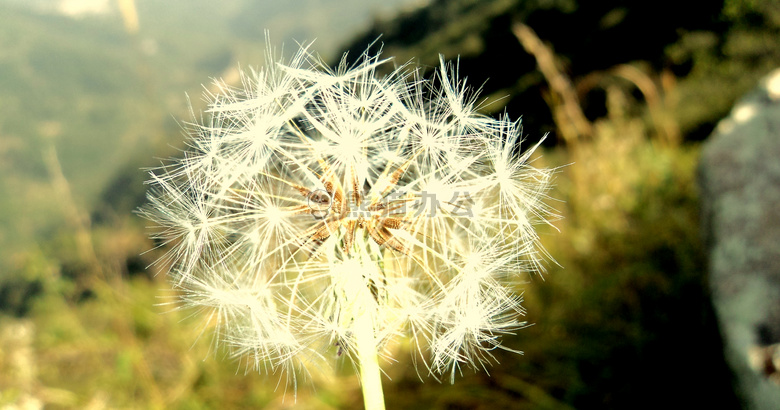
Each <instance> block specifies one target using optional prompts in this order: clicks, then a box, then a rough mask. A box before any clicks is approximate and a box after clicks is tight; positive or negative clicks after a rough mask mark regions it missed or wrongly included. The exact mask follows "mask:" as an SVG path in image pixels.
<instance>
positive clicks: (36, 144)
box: [0, 0, 780, 409]
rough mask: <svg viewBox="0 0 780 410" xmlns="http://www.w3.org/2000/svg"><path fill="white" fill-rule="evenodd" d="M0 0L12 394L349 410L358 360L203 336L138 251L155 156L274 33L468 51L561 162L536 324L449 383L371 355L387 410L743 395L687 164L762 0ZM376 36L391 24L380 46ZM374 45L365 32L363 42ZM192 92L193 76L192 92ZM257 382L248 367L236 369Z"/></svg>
mask: <svg viewBox="0 0 780 410" xmlns="http://www.w3.org/2000/svg"><path fill="white" fill-rule="evenodd" d="M685 6H686V7H683V4H682V3H680V2H679V1H670V0H655V1H636V2H619V1H613V0H605V1H600V2H585V1H584V0H522V1H521V0H482V1H478V0H451V1H445V0H428V1H421V0H382V1H380V0H370V1H367V0H342V1H330V0H291V1H286V2H282V1H270V0H269V1H265V0H229V1H222V2H213V1H209V0H189V1H182V0H174V1H163V0H0V408H2V409H36V408H44V407H45V408H47V409H48V408H52V409H57V408H88V409H104V408H105V409H109V408H150V409H169V408H170V409H211V408H220V409H233V408H306V409H309V408H310V409H340V408H345V409H350V408H361V406H362V401H361V400H362V399H361V396H360V388H359V385H358V381H357V378H356V377H355V376H354V373H353V371H352V367H351V366H350V365H349V364H344V365H343V366H342V367H343V371H340V372H339V374H338V376H337V377H336V378H332V379H328V380H316V381H314V384H315V387H316V388H312V387H311V386H310V385H308V384H303V385H300V386H299V387H298V393H297V398H296V397H295V396H294V395H293V392H292V390H291V389H287V391H286V392H285V388H284V386H279V384H278V379H279V377H278V376H275V375H271V376H264V375H258V374H256V373H253V372H249V373H246V372H245V367H243V365H242V364H241V363H240V362H237V361H234V360H230V359H229V358H227V356H228V352H225V351H223V350H221V349H220V348H216V349H215V348H213V346H211V338H210V335H204V336H202V337H199V335H200V331H201V329H202V327H201V326H199V325H200V324H201V322H200V320H199V318H198V317H197V314H195V315H193V313H196V312H190V311H186V310H178V309H176V305H175V303H174V302H175V300H176V298H175V294H174V293H173V292H172V291H171V289H170V287H169V286H168V284H167V283H166V281H165V278H164V275H162V274H160V275H157V269H158V268H156V267H149V265H150V264H151V263H152V262H153V261H154V260H155V259H156V257H157V256H159V255H158V254H157V253H156V251H152V252H146V251H147V250H149V249H150V248H152V247H153V246H154V245H153V244H152V243H151V241H150V240H149V239H147V234H148V232H147V231H146V230H145V221H143V220H141V219H140V218H139V217H137V216H136V215H134V214H133V210H134V209H136V208H137V207H138V206H140V205H142V204H143V202H144V200H145V199H144V195H145V186H144V185H143V181H144V180H145V179H146V175H145V172H144V171H143V170H142V168H144V167H151V166H156V165H159V163H160V159H161V158H167V157H170V156H176V155H178V154H179V152H180V151H179V150H180V149H181V148H183V147H184V135H183V131H182V128H183V123H186V122H187V121H190V120H191V118H192V116H191V113H190V109H189V104H191V105H192V107H193V110H194V111H195V112H196V113H197V112H198V111H200V110H202V109H204V108H205V103H204V101H203V99H202V98H201V95H202V93H203V91H204V87H205V88H208V87H209V83H210V79H211V78H223V79H225V80H226V81H228V82H234V83H235V82H236V81H237V80H238V75H237V73H238V71H237V70H238V68H239V67H251V66H258V65H262V64H263V63H264V61H263V58H264V52H265V50H264V42H265V37H264V34H263V33H264V30H266V29H267V30H269V31H270V33H271V44H272V45H273V46H274V47H276V48H277V49H282V44H284V48H283V50H284V53H285V54H287V55H290V54H291V53H292V52H293V51H294V50H295V49H296V48H297V44H296V42H308V41H311V40H315V39H316V41H315V43H314V45H313V46H312V49H313V50H315V51H317V52H318V53H319V54H320V55H322V57H323V59H325V60H326V61H328V62H331V63H333V64H335V63H337V62H338V60H339V58H340V56H341V55H342V54H343V53H344V52H347V51H348V52H349V54H348V56H349V57H348V58H350V57H351V58H356V57H357V56H358V55H359V54H360V53H361V52H363V51H364V50H365V49H366V47H367V46H368V45H369V44H371V43H374V46H373V47H374V49H378V47H379V46H380V45H382V46H383V49H384V51H383V55H384V56H395V58H396V61H397V62H398V63H403V62H406V61H409V60H413V61H414V63H415V64H419V65H420V66H422V67H424V68H425V67H427V68H428V69H429V70H428V71H429V72H430V71H432V68H434V67H436V65H437V64H438V55H439V54H440V53H441V54H444V56H445V58H447V59H448V60H454V59H458V58H459V61H460V75H461V77H468V83H469V84H470V85H472V86H473V87H481V89H482V91H481V96H482V97H484V98H485V103H484V104H483V107H484V109H483V111H484V112H485V113H486V114H489V115H499V114H501V113H503V112H505V111H506V112H507V113H508V114H509V115H510V117H512V118H518V117H521V118H522V122H523V126H524V135H526V137H527V140H526V143H527V144H528V145H530V144H531V143H533V142H535V141H538V140H539V139H540V138H541V137H542V136H544V135H545V134H549V136H548V138H547V140H546V141H545V145H544V147H543V149H542V151H543V152H542V157H541V158H539V159H538V160H537V162H536V163H535V165H537V166H540V167H542V166H544V167H561V168H560V170H559V171H558V173H557V176H556V181H557V182H556V187H555V190H554V192H552V194H551V197H552V198H555V199H554V200H550V205H551V206H553V207H555V208H556V209H557V210H558V213H559V214H560V215H561V216H562V219H560V220H558V221H555V223H554V225H555V227H556V229H552V228H549V227H548V228H542V231H541V235H542V238H543V242H544V244H545V246H546V248H547V250H548V251H549V253H550V254H551V255H553V256H554V258H555V260H556V261H557V263H555V262H552V261H551V262H550V263H548V266H547V269H548V272H547V273H546V274H545V275H544V276H543V277H538V276H537V277H534V278H532V280H530V281H529V283H528V284H527V285H525V286H524V287H523V288H522V289H518V291H520V292H524V296H525V299H526V308H527V310H528V317H527V319H528V320H529V321H530V322H531V323H534V325H533V326H531V327H529V328H527V329H524V330H522V331H520V332H519V333H518V334H517V335H516V336H512V337H506V338H504V344H505V345H507V346H509V347H511V348H515V349H519V350H523V351H524V352H525V354H524V355H522V356H519V355H515V354H512V353H506V352H502V351H497V352H496V358H497V363H495V364H494V365H493V366H492V367H490V368H488V370H489V372H490V374H489V375H488V374H486V373H485V372H480V373H474V372H471V371H470V370H468V371H464V373H463V376H462V377H461V378H459V379H457V380H456V383H455V385H450V384H448V383H438V382H437V381H435V380H433V379H430V378H425V377H423V381H424V382H421V381H420V380H419V377H418V374H417V372H416V371H415V370H414V366H413V363H410V361H409V360H407V359H405V358H406V357H407V355H404V354H398V355H397V357H398V358H399V362H397V363H393V364H389V363H387V364H386V365H385V366H384V369H385V371H386V372H387V375H388V376H389V378H390V379H392V380H390V379H385V392H386V398H387V403H388V408H419V409H472V408H473V409H482V408H485V409H487V408H490V409H503V408H550V409H552V408H645V407H658V406H664V407H668V406H669V405H670V403H673V404H674V406H675V407H678V406H679V407H686V405H695V406H697V407H704V406H708V405H712V406H716V405H717V406H718V407H719V408H728V407H738V406H739V402H738V397H737V395H736V393H735V392H734V389H733V388H732V375H731V373H730V372H729V370H728V368H727V366H726V365H725V363H724V359H723V349H722V341H721V337H720V333H719V331H718V327H717V321H716V319H715V316H714V313H713V310H712V304H711V302H710V297H709V294H708V287H707V278H706V266H705V260H706V258H705V255H704V252H705V249H704V247H703V245H702V241H701V239H700V226H699V225H700V224H699V209H700V206H699V202H698V197H697V190H696V166H697V160H698V156H699V152H700V147H701V144H702V143H703V141H706V139H707V137H708V136H709V135H710V134H711V132H712V131H713V129H714V128H715V126H716V124H717V122H718V120H719V119H721V118H723V117H724V116H726V115H727V114H728V112H729V110H730V108H731V106H732V105H733V104H734V102H735V101H736V100H737V99H738V98H739V97H740V96H741V95H743V94H745V93H746V92H748V91H749V90H751V89H752V88H754V87H755V86H756V84H757V82H758V80H759V79H760V78H761V77H762V76H763V75H765V74H767V73H768V72H770V71H771V70H772V69H774V68H777V67H778V66H780V41H779V40H780V4H779V3H778V2H777V1H776V0H722V1H709V2H697V4H696V5H695V6H693V5H688V4H685ZM380 35H381V37H380ZM377 38H379V41H378V42H374V41H375V40H376V39H377ZM201 84H204V85H203V86H202V85H201ZM245 373H246V374H245Z"/></svg>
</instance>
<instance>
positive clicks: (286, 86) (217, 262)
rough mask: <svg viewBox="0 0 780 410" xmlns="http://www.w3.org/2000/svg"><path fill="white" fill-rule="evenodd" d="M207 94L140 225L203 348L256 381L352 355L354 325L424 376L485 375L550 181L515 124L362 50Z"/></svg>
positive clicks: (443, 71)
mask: <svg viewBox="0 0 780 410" xmlns="http://www.w3.org/2000/svg"><path fill="white" fill-rule="evenodd" d="M268 61H275V63H273V64H269V65H267V66H265V67H263V68H261V69H257V70H250V71H249V72H244V73H242V75H241V86H239V87H232V86H229V85H227V84H224V83H222V82H220V81H217V82H216V88H215V89H216V91H214V92H211V93H207V98H208V99H209V108H208V110H207V114H208V115H209V116H210V117H209V118H208V119H207V120H206V121H195V122H194V123H193V124H192V125H191V126H190V140H189V141H188V142H187V144H188V146H189V147H190V149H189V150H188V151H187V152H186V153H185V155H184V156H183V158H181V159H177V160H172V162H171V163H168V164H165V165H163V166H161V167H160V168H158V169H155V170H152V171H151V173H150V180H149V182H148V183H149V185H150V189H149V193H148V198H149V203H148V205H147V206H146V207H145V208H143V209H142V210H141V212H140V213H141V214H142V215H143V216H144V217H146V218H148V219H149V220H151V221H153V222H154V223H155V225H156V227H157V228H156V231H155V232H154V233H153V234H152V236H153V237H154V238H155V239H157V240H158V241H159V243H160V244H161V245H160V246H162V247H165V253H164V255H163V256H162V257H161V259H160V263H161V264H165V265H169V266H171V270H170V271H169V275H170V277H171V279H172V280H173V283H174V285H175V286H176V287H177V288H178V289H180V290H181V293H182V300H183V301H184V304H185V305H186V306H191V307H195V308H197V309H199V310H201V311H203V312H204V313H205V317H206V318H207V320H206V323H207V324H206V325H205V326H215V327H216V331H215V332H214V335H215V336H214V337H215V341H216V342H217V343H221V344H225V345H227V346H229V347H231V348H232V349H233V354H234V355H236V357H243V358H245V360H246V363H247V364H248V365H249V366H250V367H252V368H255V369H257V370H260V371H266V372H270V373H274V372H277V371H283V372H284V371H286V372H290V374H291V376H288V378H290V379H289V380H290V381H291V382H293V383H294V384H295V383H297V382H296V379H295V378H296V376H295V375H296V374H297V372H296V369H300V368H301V367H303V368H304V370H306V369H305V368H306V366H309V365H312V363H316V366H322V365H323V364H327V363H328V362H330V361H333V360H338V359H339V357H340V356H341V354H342V353H343V352H346V354H345V355H344V356H346V357H354V356H355V354H356V351H355V332H354V330H355V328H354V326H356V324H355V323H357V320H358V319H357V318H363V319H365V318H366V317H368V318H369V319H370V320H369V321H368V322H366V321H365V320H363V319H361V320H363V321H362V322H361V323H371V324H372V326H373V329H372V330H373V333H374V336H375V338H376V340H378V341H379V343H378V344H377V346H376V349H377V353H378V354H382V355H385V356H390V355H392V354H393V352H390V351H383V349H385V347H386V346H390V345H392V343H390V342H391V341H393V340H396V339H401V338H408V339H410V340H411V342H412V343H411V345H412V346H414V347H413V352H412V354H413V356H414V357H415V362H416V363H420V364H422V367H423V368H424V369H425V370H426V371H427V372H429V373H430V374H431V375H433V376H434V377H438V376H440V375H444V374H449V377H450V379H451V380H452V378H454V376H455V374H456V373H458V372H459V369H461V368H462V367H475V368H484V367H485V366H486V365H487V364H488V363H490V362H492V361H494V360H495V359H494V357H493V355H492V353H491V352H492V351H493V350H495V349H497V348H501V349H506V350H509V349H508V348H504V347H503V345H502V344H501V341H500V336H501V335H504V334H508V333H512V332H514V331H515V330H517V329H520V328H522V327H523V326H524V323H525V322H524V321H522V319H521V318H522V316H523V315H524V310H523V308H522V306H521V304H520V302H521V298H520V297H519V296H517V295H516V294H515V293H514V292H515V291H514V289H515V288H514V286H515V284H516V283H517V281H516V280H515V279H514V278H516V277H517V276H518V275H520V274H522V273H528V272H531V273H534V272H537V271H539V270H541V266H542V262H541V260H542V258H543V256H544V255H545V253H544V251H543V250H542V249H541V247H540V245H539V241H538V236H537V234H536V233H535V231H534V226H535V225H536V224H538V223H543V222H545V221H546V218H547V217H549V216H550V215H551V213H550V209H549V208H548V207H546V206H545V205H544V201H543V199H544V198H545V197H546V193H547V190H548V189H549V184H550V171H549V170H545V169H538V168H535V167H533V166H532V164H531V161H530V153H529V151H526V152H525V153H522V154H521V153H520V149H519V148H520V143H521V138H520V129H519V123H518V122H514V121H511V120H509V119H508V118H506V117H501V118H498V119H495V118H491V117H487V116H484V115H481V114H479V113H478V112H477V104H476V102H477V93H476V92H474V91H472V90H471V89H470V88H469V87H467V86H466V82H465V80H462V79H460V78H459V77H458V70H457V65H451V64H447V63H446V62H444V60H443V59H442V61H441V64H440V67H438V69H437V70H436V73H435V75H434V76H433V77H432V78H430V79H425V78H423V77H422V76H421V74H420V72H419V71H418V70H414V69H411V68H410V67H409V66H406V65H404V66H400V67H397V68H396V69H395V70H393V71H392V72H391V73H390V74H388V75H385V76H380V75H378V74H377V73H376V70H377V68H378V67H379V66H382V65H385V64H389V60H382V59H380V58H379V57H378V56H371V55H368V54H364V55H363V56H362V57H361V58H360V59H359V60H358V62H356V63H354V64H352V65H348V64H347V63H346V60H343V61H342V63H341V64H340V65H339V66H337V67H335V68H330V67H328V66H326V65H324V64H323V63H322V62H321V61H320V60H319V59H318V58H317V57H316V56H314V55H313V54H312V53H311V52H310V51H309V50H308V47H306V46H303V47H301V50H300V51H299V52H298V53H297V54H296V55H295V56H294V57H293V58H292V60H291V61H289V62H284V61H281V60H279V59H278V58H276V56H275V55H273V53H270V54H269V58H268Z"/></svg>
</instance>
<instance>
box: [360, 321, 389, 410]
mask: <svg viewBox="0 0 780 410" xmlns="http://www.w3.org/2000/svg"><path fill="white" fill-rule="evenodd" d="M353 332H354V335H355V342H356V344H357V354H358V361H359V364H360V385H361V387H362V389H363V403H364V404H365V407H366V410H384V409H385V396H384V393H383V392H382V372H381V371H380V369H379V361H378V358H377V346H376V337H374V321H373V320H372V319H371V313H370V312H368V311H363V312H362V313H360V314H359V315H358V317H356V318H355V322H354V324H353Z"/></svg>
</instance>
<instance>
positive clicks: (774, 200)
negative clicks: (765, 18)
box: [699, 69, 780, 409]
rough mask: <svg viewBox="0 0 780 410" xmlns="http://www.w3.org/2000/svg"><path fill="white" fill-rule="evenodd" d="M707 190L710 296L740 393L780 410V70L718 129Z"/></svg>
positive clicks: (708, 151)
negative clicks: (779, 381)
mask: <svg viewBox="0 0 780 410" xmlns="http://www.w3.org/2000/svg"><path fill="white" fill-rule="evenodd" d="M705 103H706V102H705ZM699 184H700V189H701V201H702V216H703V230H704V232H703V234H704V239H705V243H706V245H707V248H708V255H709V256H708V257H709V283H710V289H711V291H712V298H713V303H714V305H715V310H716V313H717V315H718V320H719V323H720V327H721V332H722V334H723V338H724V344H725V348H726V358H727V360H728V361H729V365H730V366H731V368H732V370H733V371H734V376H735V383H736V386H735V387H736V388H737V389H738V391H739V394H740V395H741V397H742V398H743V400H744V404H745V407H746V408H757V409H764V408H766V409H780V383H778V380H780V348H778V346H780V69H777V70H775V71H774V72H772V73H771V74H770V75H769V76H767V77H766V78H765V79H764V80H763V81H762V83H761V85H760V86H759V87H758V88H757V89H756V90H754V91H753V92H751V93H749V94H748V95H746V96H745V97H744V98H743V99H742V100H741V101H740V102H739V103H738V104H737V105H735V107H734V109H733V110H732V111H731V114H730V115H729V116H728V117H727V118H725V119H724V120H722V121H721V122H720V123H719V124H718V127H717V128H716V130H715V132H714V133H713V135H712V136H711V137H710V138H709V140H708V141H707V142H706V143H705V146H704V148H703V151H702V156H701V163H700V167H699Z"/></svg>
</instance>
